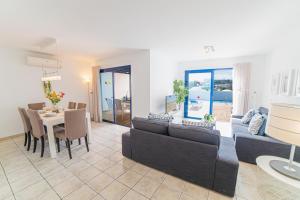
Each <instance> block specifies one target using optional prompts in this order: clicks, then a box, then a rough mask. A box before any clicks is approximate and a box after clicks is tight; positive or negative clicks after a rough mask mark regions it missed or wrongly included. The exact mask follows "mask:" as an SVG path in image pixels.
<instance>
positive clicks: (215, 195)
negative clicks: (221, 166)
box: [208, 191, 235, 200]
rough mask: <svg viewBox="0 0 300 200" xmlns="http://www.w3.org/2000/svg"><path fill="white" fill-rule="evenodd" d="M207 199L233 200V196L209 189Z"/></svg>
mask: <svg viewBox="0 0 300 200" xmlns="http://www.w3.org/2000/svg"><path fill="white" fill-rule="evenodd" d="M208 200H235V197H228V196H225V195H222V194H220V193H217V192H214V191H209V193H208Z"/></svg>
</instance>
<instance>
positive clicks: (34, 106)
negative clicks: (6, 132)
mask: <svg viewBox="0 0 300 200" xmlns="http://www.w3.org/2000/svg"><path fill="white" fill-rule="evenodd" d="M45 106H46V103H45V102H40V103H30V104H28V108H29V109H31V110H43V108H44V107H45Z"/></svg>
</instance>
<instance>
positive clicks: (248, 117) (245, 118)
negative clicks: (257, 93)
mask: <svg viewBox="0 0 300 200" xmlns="http://www.w3.org/2000/svg"><path fill="white" fill-rule="evenodd" d="M254 115H255V110H254V109H250V110H248V112H247V113H246V114H245V115H244V116H243V118H242V119H241V122H242V123H243V124H248V123H249V122H250V121H251V119H252V117H253V116H254Z"/></svg>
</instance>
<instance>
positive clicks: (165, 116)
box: [148, 113, 174, 122]
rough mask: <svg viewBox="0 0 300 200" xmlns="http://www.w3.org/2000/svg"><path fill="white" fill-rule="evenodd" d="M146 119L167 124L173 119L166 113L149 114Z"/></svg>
mask: <svg viewBox="0 0 300 200" xmlns="http://www.w3.org/2000/svg"><path fill="white" fill-rule="evenodd" d="M148 119H150V120H161V121H167V122H169V121H172V120H173V119H174V117H173V116H172V115H169V114H168V113H164V114H153V113H149V115H148Z"/></svg>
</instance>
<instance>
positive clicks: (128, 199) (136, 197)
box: [122, 190, 148, 200]
mask: <svg viewBox="0 0 300 200" xmlns="http://www.w3.org/2000/svg"><path fill="white" fill-rule="evenodd" d="M147 199H148V198H146V197H144V196H143V195H141V194H139V193H137V192H136V191H134V190H130V191H129V192H128V193H127V194H126V195H125V196H124V197H123V198H122V200H147Z"/></svg>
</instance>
